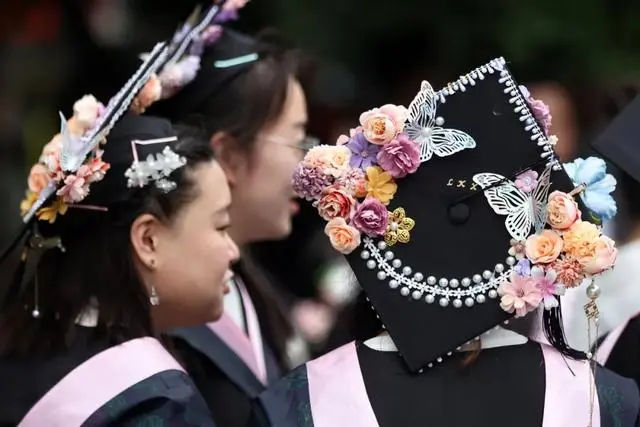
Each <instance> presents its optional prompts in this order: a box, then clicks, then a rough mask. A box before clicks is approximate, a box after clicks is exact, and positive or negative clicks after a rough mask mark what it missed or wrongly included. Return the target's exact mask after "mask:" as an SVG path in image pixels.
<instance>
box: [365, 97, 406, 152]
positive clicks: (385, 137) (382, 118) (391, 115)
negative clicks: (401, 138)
mask: <svg viewBox="0 0 640 427" xmlns="http://www.w3.org/2000/svg"><path fill="white" fill-rule="evenodd" d="M408 116H409V111H408V110H407V109H406V108H404V107H402V106H398V105H392V104H387V105H383V106H382V107H380V108H374V109H373V110H369V111H367V112H365V113H362V114H361V115H360V124H361V125H362V131H363V133H364V136H365V138H367V140H368V141H369V142H371V143H372V144H377V145H384V144H386V143H388V142H389V141H391V140H392V139H393V138H395V137H396V135H398V134H399V133H400V132H402V130H403V129H404V122H405V121H406V120H407V117H408Z"/></svg>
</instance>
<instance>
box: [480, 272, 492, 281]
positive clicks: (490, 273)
mask: <svg viewBox="0 0 640 427" xmlns="http://www.w3.org/2000/svg"><path fill="white" fill-rule="evenodd" d="M491 276H493V273H492V272H490V271H489V270H485V271H483V272H482V277H484V278H485V279H490V278H491Z"/></svg>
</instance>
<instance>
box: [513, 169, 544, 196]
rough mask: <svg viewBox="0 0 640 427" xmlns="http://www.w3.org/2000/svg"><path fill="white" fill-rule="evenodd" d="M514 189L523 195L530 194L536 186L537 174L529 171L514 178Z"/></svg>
mask: <svg viewBox="0 0 640 427" xmlns="http://www.w3.org/2000/svg"><path fill="white" fill-rule="evenodd" d="M515 184H516V187H518V188H519V189H520V190H521V191H523V192H525V193H531V192H532V191H533V190H535V189H536V187H537V186H538V172H536V171H534V170H531V169H529V170H528V171H526V172H523V173H521V174H520V175H518V177H517V178H516V182H515Z"/></svg>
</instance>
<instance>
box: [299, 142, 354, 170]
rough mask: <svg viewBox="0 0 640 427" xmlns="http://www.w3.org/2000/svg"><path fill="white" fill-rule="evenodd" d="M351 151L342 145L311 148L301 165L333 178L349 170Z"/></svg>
mask: <svg viewBox="0 0 640 427" xmlns="http://www.w3.org/2000/svg"><path fill="white" fill-rule="evenodd" d="M350 160H351V150H349V148H348V147H346V146H344V145H319V146H317V147H313V148H312V149H311V150H309V151H308V152H307V154H306V155H305V156H304V160H303V163H304V164H305V165H306V166H309V167H312V168H320V169H321V170H322V172H324V173H325V174H327V175H331V176H333V177H335V178H339V177H341V176H342V175H343V174H344V173H345V172H346V171H348V170H349V161H350Z"/></svg>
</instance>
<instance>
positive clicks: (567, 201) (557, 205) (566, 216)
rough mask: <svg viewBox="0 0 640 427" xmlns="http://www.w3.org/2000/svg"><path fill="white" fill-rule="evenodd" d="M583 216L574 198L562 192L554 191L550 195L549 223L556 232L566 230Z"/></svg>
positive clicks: (548, 206)
mask: <svg viewBox="0 0 640 427" xmlns="http://www.w3.org/2000/svg"><path fill="white" fill-rule="evenodd" d="M581 216H582V212H580V209H579V208H578V204H577V203H576V201H575V200H574V199H573V197H571V196H569V195H568V194H567V193H563V192H562V191H554V192H553V193H551V194H549V201H548V203H547V223H548V224H549V225H550V226H551V227H553V228H555V229H556V230H566V229H568V228H569V227H571V226H572V225H573V224H574V223H575V222H576V221H577V220H578V219H579V218H580V217H581Z"/></svg>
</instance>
